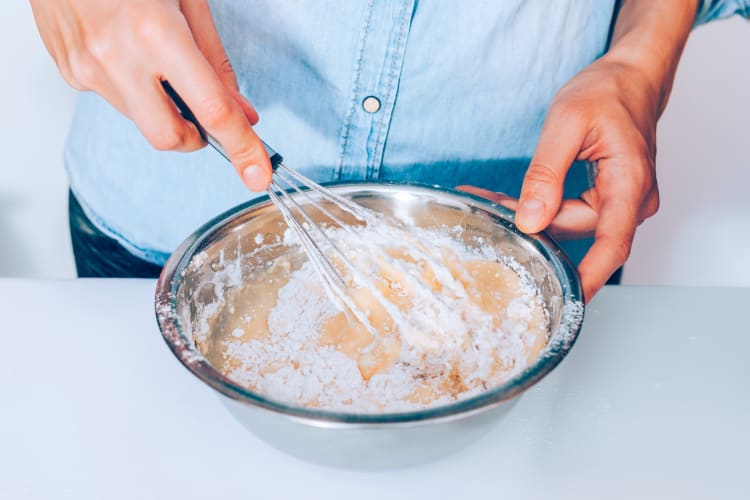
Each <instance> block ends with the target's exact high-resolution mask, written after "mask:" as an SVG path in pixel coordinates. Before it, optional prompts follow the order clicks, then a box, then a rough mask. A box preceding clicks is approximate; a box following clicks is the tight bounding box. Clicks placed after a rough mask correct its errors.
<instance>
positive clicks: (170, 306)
mask: <svg viewBox="0 0 750 500" xmlns="http://www.w3.org/2000/svg"><path fill="white" fill-rule="evenodd" d="M326 186H327V187H329V188H333V189H336V188H340V189H346V188H358V189H368V188H370V189H375V190H382V189H388V188H389V187H391V188H393V187H397V188H402V189H403V188H408V189H410V190H415V191H417V192H418V191H423V192H424V191H427V192H429V193H431V194H435V192H436V191H437V192H439V194H441V195H448V196H451V197H454V198H457V199H458V200H460V201H462V202H464V203H466V204H467V205H468V206H469V207H470V208H472V209H474V210H480V211H483V212H485V213H487V214H489V215H490V216H492V217H493V219H495V220H496V221H497V222H498V223H500V224H501V225H502V226H503V227H505V229H507V230H509V231H511V232H513V233H515V234H516V235H518V236H520V237H521V238H522V239H524V240H526V241H527V242H530V243H531V244H532V245H533V246H534V247H535V249H536V250H537V251H539V252H540V253H541V254H542V255H543V256H544V257H545V258H547V261H548V263H549V264H550V265H551V266H552V267H553V269H554V271H555V274H556V275H557V276H558V278H559V277H561V276H562V277H564V279H561V280H560V286H561V288H562V295H563V301H564V304H563V311H565V307H566V306H572V307H573V314H571V317H570V318H569V321H568V322H567V323H565V319H566V318H565V317H563V320H562V321H561V323H560V325H559V326H558V328H568V331H567V332H566V333H565V336H564V340H563V341H562V342H561V343H560V345H555V346H553V347H552V348H550V349H545V352H544V353H543V354H541V355H540V356H539V357H538V358H537V359H536V360H535V361H534V362H533V363H532V364H531V365H530V366H528V367H527V368H526V369H525V370H523V371H522V372H520V373H518V374H516V375H514V376H513V377H511V378H510V379H508V380H507V381H506V382H504V383H503V384H500V385H499V386H497V387H494V388H492V389H489V390H487V391H485V392H483V393H481V394H478V395H476V396H473V397H470V398H467V399H462V400H459V401H456V402H454V403H451V404H448V405H442V406H437V407H431V408H426V409H421V410H416V411H410V412H403V413H377V414H365V413H344V412H335V411H326V410H320V409H312V408H306V407H301V406H291V405H288V404H284V403H281V402H279V401H275V400H273V399H267V398H265V397H263V396H261V395H260V394H257V393H255V392H253V391H251V390H249V389H246V388H244V387H242V386H241V385H239V384H237V383H235V382H233V381H232V380H230V379H229V378H228V377H226V376H225V375H223V374H222V373H221V372H220V371H219V370H217V369H216V368H214V367H213V366H211V365H210V364H209V363H208V361H207V360H206V359H205V358H204V357H203V356H202V355H201V354H200V353H199V352H198V351H197V348H196V347H195V345H194V344H193V343H192V341H191V340H190V339H188V338H187V336H185V335H184V334H183V332H182V329H181V327H180V322H179V319H178V318H177V313H176V311H177V307H176V306H177V304H176V297H177V291H178V287H179V284H180V280H175V279H174V278H175V277H176V276H180V274H181V273H182V272H183V271H184V270H185V268H186V267H187V266H188V265H189V264H190V261H191V259H192V257H193V256H194V255H195V254H196V253H197V251H198V249H199V248H200V247H201V244H202V243H203V242H204V241H205V240H206V239H208V238H209V237H210V236H211V235H212V233H213V232H215V231H216V230H217V229H218V228H221V227H222V226H224V225H226V224H227V223H229V222H230V221H232V220H233V219H235V218H237V217H240V216H242V215H244V214H246V213H247V212H250V211H253V210H257V209H258V208H260V207H262V206H265V205H267V204H270V203H271V201H270V199H269V197H268V196H260V197H258V198H254V199H252V200H250V201H248V202H245V203H242V204H240V205H237V206H235V207H233V208H231V209H229V210H227V211H225V212H223V213H222V214H220V215H218V216H216V217H214V218H213V219H211V220H210V221H208V222H206V223H205V224H203V225H202V226H201V227H200V228H198V229H197V230H196V231H194V232H193V233H192V234H191V235H190V236H188V238H187V239H186V240H185V241H184V242H183V243H182V244H181V245H180V246H179V247H178V248H177V249H176V250H175V251H174V252H173V253H172V255H171V256H170V257H169V259H168V260H167V262H166V264H165V265H164V268H163V269H162V272H161V275H160V276H159V279H158V282H157V285H156V294H155V312H156V320H157V322H158V324H159V329H160V330H161V333H162V337H163V338H164V341H165V342H166V343H167V345H168V346H169V348H170V349H171V351H172V353H173V354H174V355H175V356H176V357H177V359H179V360H180V362H181V363H182V364H183V365H184V366H185V367H186V368H187V369H188V370H189V371H190V372H192V373H193V375H195V376H196V377H198V378H199V379H200V380H202V381H203V382H205V383H206V384H208V385H209V386H211V387H212V388H213V389H215V390H216V391H218V392H219V393H221V394H223V395H224V396H227V397H229V398H231V399H234V400H238V401H241V402H244V403H246V404H249V405H251V406H255V407H257V408H262V409H265V410H269V411H272V412H275V413H278V414H281V415H284V416H286V417H288V418H291V419H294V420H298V421H301V422H303V423H306V424H308V425H313V426H317V427H347V428H351V427H353V426H355V427H378V426H385V425H387V426H388V427H393V426H394V425H397V426H412V425H419V424H423V423H438V422H446V421H451V420H458V419H462V418H465V417H468V416H470V415H473V414H476V413H479V412H482V411H485V410H488V409H490V408H493V407H495V406H497V405H499V404H501V403H503V402H505V401H508V400H510V399H512V398H514V397H515V396H517V395H519V394H521V393H522V392H524V391H525V390H526V389H528V388H530V387H531V386H533V385H534V384H535V383H537V382H538V381H539V380H541V379H542V378H544V377H545V376H546V375H547V374H548V373H549V372H550V371H552V370H553V369H554V368H555V367H556V366H557V365H558V364H559V363H560V362H561V361H562V359H563V358H564V357H565V356H566V355H567V353H568V351H570V349H571V348H572V346H573V344H574V343H575V341H576V339H577V338H578V334H579V332H580V328H581V324H582V322H583V312H584V308H583V293H582V289H581V284H580V279H579V276H578V272H577V271H576V269H575V267H574V266H573V264H572V263H571V261H570V259H569V258H568V257H567V255H566V254H565V253H564V252H563V250H562V249H561V248H560V247H559V246H558V245H557V243H556V242H555V241H554V240H553V239H552V238H551V237H550V236H549V235H547V234H546V233H544V232H542V233H538V234H534V235H527V234H525V233H522V232H521V231H520V230H519V229H518V228H517V227H516V226H515V224H514V223H513V219H514V212H513V211H512V210H510V209H508V208H506V207H503V206H502V205H499V204H497V203H494V202H491V201H489V200H487V199H485V198H481V197H479V196H476V195H473V194H471V193H466V192H463V191H457V190H454V189H448V188H444V187H441V186H431V185H426V184H417V183H408V184H404V183H385V182H378V183H373V182H367V181H363V182H346V183H328V184H327V185H326ZM552 333H554V332H552ZM551 337H552V335H551ZM550 341H552V339H550Z"/></svg>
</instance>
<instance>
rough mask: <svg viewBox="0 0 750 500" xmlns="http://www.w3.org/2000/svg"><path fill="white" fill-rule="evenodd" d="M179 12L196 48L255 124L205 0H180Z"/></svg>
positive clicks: (255, 113) (251, 110) (249, 106)
mask: <svg viewBox="0 0 750 500" xmlns="http://www.w3.org/2000/svg"><path fill="white" fill-rule="evenodd" d="M180 4H181V5H180V9H181V10H182V15H183V16H185V20H186V21H187V23H188V26H189V27H190V31H191V32H192V33H193V37H194V39H195V43H196V44H197V45H198V49H200V51H201V52H202V53H203V55H204V56H205V57H206V59H207V60H208V62H209V64H210V65H211V67H212V68H213V69H214V71H215V72H216V74H217V75H218V77H219V80H221V82H222V83H223V84H224V87H226V89H227V90H228V91H229V93H230V95H231V96H232V97H233V98H234V100H235V101H236V102H237V104H239V105H240V107H241V108H242V111H243V112H244V113H245V116H246V117H247V119H248V121H249V122H250V125H255V124H256V123H258V112H257V111H255V108H254V107H253V105H252V104H250V101H248V100H247V99H246V98H245V96H243V95H242V94H240V87H239V85H238V84H237V75H236V74H235V72H234V68H233V67H232V63H231V62H230V61H229V56H227V52H226V50H225V49H224V44H223V43H222V41H221V37H219V32H218V31H216V25H215V24H214V19H213V16H212V15H211V8H210V7H209V5H208V1H206V0H183V1H182V2H180Z"/></svg>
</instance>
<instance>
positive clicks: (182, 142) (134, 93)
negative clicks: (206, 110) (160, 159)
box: [114, 72, 204, 151]
mask: <svg viewBox="0 0 750 500" xmlns="http://www.w3.org/2000/svg"><path fill="white" fill-rule="evenodd" d="M121 74H123V75H124V74H125V73H124V72H123V73H121ZM114 84H115V86H116V87H117V88H120V89H125V90H124V92H125V93H124V95H123V96H122V101H123V103H124V104H123V107H124V113H125V115H126V116H128V117H129V118H130V119H131V120H133V122H134V123H135V125H136V126H137V127H138V130H140V131H141V134H143V136H144V137H145V138H146V140H148V142H149V144H151V146H153V147H154V148H156V149H158V150H161V151H195V150H196V149H200V148H202V147H203V146H204V142H203V139H202V138H201V136H200V134H199V133H198V129H197V128H196V127H195V126H194V125H193V124H192V123H190V122H188V121H186V120H184V119H183V118H182V116H181V115H180V114H179V112H178V111H177V109H176V108H175V106H174V104H172V102H171V101H170V100H168V98H167V97H166V95H165V94H164V92H163V91H162V88H161V84H158V85H157V84H156V83H155V82H143V84H142V85H133V84H132V81H128V82H123V81H117V80H115V81H114Z"/></svg>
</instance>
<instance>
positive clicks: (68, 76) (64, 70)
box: [58, 65, 87, 90]
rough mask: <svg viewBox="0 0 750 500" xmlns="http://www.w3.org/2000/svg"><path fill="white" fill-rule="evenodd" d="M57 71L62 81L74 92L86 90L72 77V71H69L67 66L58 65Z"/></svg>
mask: <svg viewBox="0 0 750 500" xmlns="http://www.w3.org/2000/svg"><path fill="white" fill-rule="evenodd" d="M58 70H59V71H60V76H62V78H63V80H65V81H66V82H68V85H70V86H71V87H73V88H74V89H76V90H87V89H86V88H85V87H84V86H83V84H82V83H81V82H79V81H78V80H77V79H76V77H75V76H73V73H72V71H70V68H69V67H68V66H67V65H58Z"/></svg>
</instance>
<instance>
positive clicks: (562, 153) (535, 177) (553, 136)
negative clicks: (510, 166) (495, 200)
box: [516, 105, 586, 233]
mask: <svg viewBox="0 0 750 500" xmlns="http://www.w3.org/2000/svg"><path fill="white" fill-rule="evenodd" d="M585 135H586V128H585V124H584V122H583V121H582V120H581V118H580V116H578V115H576V114H574V113H565V112H564V111H561V110H560V108H558V107H555V106H554V105H553V107H552V108H550V112H549V114H548V116H547V119H546V120H545V123H544V126H543V127H542V133H541V136H540V137H539V142H538V144H537V147H536V151H535V152H534V157H533V158H532V159H531V164H530V165H529V169H528V170H527V172H526V175H525V176H524V180H523V186H522V187H521V196H520V198H519V205H518V213H517V214H516V225H518V227H519V229H521V231H524V232H526V233H536V232H539V231H542V230H543V229H544V228H546V227H547V226H548V225H549V224H550V223H551V222H552V219H553V218H554V217H555V215H556V214H557V211H558V209H559V208H560V203H561V201H562V195H563V182H564V181H565V175H566V174H567V172H568V169H570V165H571V164H572V163H573V161H574V160H575V159H576V156H578V153H579V152H580V150H581V146H582V144H583V140H584V138H585Z"/></svg>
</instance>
